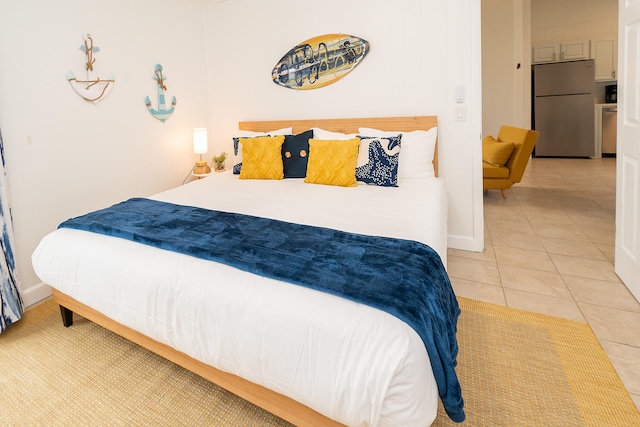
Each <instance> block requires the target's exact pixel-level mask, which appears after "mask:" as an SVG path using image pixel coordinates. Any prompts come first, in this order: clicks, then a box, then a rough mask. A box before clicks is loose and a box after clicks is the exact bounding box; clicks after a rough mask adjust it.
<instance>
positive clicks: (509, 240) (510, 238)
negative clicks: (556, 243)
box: [491, 230, 544, 252]
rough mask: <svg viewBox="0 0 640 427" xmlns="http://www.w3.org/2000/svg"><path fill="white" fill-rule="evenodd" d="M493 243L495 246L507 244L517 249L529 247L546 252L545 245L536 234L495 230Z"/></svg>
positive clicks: (492, 238) (492, 234)
mask: <svg viewBox="0 0 640 427" xmlns="http://www.w3.org/2000/svg"><path fill="white" fill-rule="evenodd" d="M491 243H492V244H493V245H494V246H507V247H510V248H515V249H528V250H531V251H538V252H544V246H542V242H540V239H539V238H538V237H537V236H536V235H534V234H522V233H512V232H509V231H502V230H494V231H492V232H491Z"/></svg>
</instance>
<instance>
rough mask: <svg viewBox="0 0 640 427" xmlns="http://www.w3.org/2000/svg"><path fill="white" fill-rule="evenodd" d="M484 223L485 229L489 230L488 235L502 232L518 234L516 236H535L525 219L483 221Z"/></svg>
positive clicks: (488, 219)
mask: <svg viewBox="0 0 640 427" xmlns="http://www.w3.org/2000/svg"><path fill="white" fill-rule="evenodd" d="M485 223H486V224H487V228H488V229H489V233H490V234H493V232H494V231H497V232H502V233H505V232H506V233H518V234H529V235H531V236H535V235H536V233H535V231H533V228H532V227H531V224H529V221H527V218H525V217H524V216H522V217H521V218H520V219H518V220H503V219H491V218H487V219H485Z"/></svg>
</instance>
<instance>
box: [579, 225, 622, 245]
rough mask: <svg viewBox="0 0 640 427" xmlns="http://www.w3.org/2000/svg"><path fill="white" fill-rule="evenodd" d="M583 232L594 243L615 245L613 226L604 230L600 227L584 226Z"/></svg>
mask: <svg viewBox="0 0 640 427" xmlns="http://www.w3.org/2000/svg"><path fill="white" fill-rule="evenodd" d="M583 232H584V234H585V235H586V236H587V238H588V239H589V240H590V241H592V242H594V243H601V244H605V245H615V243H616V241H615V235H616V232H615V227H612V228H611V229H610V230H605V229H601V228H585V229H583Z"/></svg>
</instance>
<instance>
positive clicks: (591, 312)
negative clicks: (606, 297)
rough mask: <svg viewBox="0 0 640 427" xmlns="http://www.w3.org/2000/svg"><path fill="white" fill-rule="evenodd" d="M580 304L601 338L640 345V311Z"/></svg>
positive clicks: (588, 320)
mask: <svg viewBox="0 0 640 427" xmlns="http://www.w3.org/2000/svg"><path fill="white" fill-rule="evenodd" d="M508 302H509V298H508V295H507V303H508ZM578 306H579V307H580V309H581V310H582V313H583V314H584V317H585V319H587V322H588V323H589V326H591V329H593V332H594V333H595V334H596V337H598V339H599V340H607V341H613V342H616V343H618V344H627V345H631V346H634V347H640V313H637V312H632V311H625V310H618V309H615V308H609V307H601V306H597V305H593V304H586V303H583V302H579V303H578Z"/></svg>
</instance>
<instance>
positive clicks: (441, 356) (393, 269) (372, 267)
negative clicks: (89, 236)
mask: <svg viewBox="0 0 640 427" xmlns="http://www.w3.org/2000/svg"><path fill="white" fill-rule="evenodd" d="M60 227H68V228H75V229H79V230H85V231H92V232H95V233H101V234H106V235H109V236H115V237H120V238H125V239H129V240H133V241H135V242H139V243H143V244H146V245H151V246H155V247H158V248H161V249H166V250H171V251H175V252H180V253H183V254H187V255H192V256H195V257H198V258H202V259H207V260H211V261H216V262H220V263H223V264H227V265H230V266H233V267H236V268H238V269H240V270H243V271H248V272H251V273H255V274H259V275H261V276H266V277H270V278H273V279H277V280H281V281H286V282H290V283H294V284H298V285H301V286H306V287H309V288H312V289H316V290H320V291H323V292H328V293H330V294H333V295H338V296H340V297H343V298H347V299H350V300H352V301H356V302H359V303H362V304H367V305H370V306H372V307H375V308H378V309H380V310H384V311H386V312H388V313H390V314H392V315H394V316H396V317H398V318H399V319H401V320H403V321H404V322H406V323H407V324H409V325H410V326H411V327H412V328H413V329H415V330H416V332H417V333H418V335H420V338H422V341H423V342H424V345H425V347H426V349H427V352H428V354H429V359H430V360H431V365H432V368H433V372H434V374H435V379H436V383H437V385H438V393H439V395H440V398H441V399H442V402H443V405H444V407H445V409H446V411H447V414H448V415H449V417H450V418H451V419H452V420H453V421H457V422H462V421H464V418H465V414H464V410H463V406H464V403H463V400H462V391H461V389H460V384H459V382H458V377H457V375H456V372H455V366H456V356H457V354H458V344H457V341H456V326H457V320H458V316H459V314H460V309H459V307H458V302H457V300H456V298H455V295H454V293H453V290H452V288H451V284H450V282H449V278H448V276H447V273H446V271H445V270H444V267H443V265H442V261H441V260H440V257H439V256H438V254H437V253H436V252H435V251H434V250H433V249H432V248H430V247H429V246H427V245H424V244H422V243H418V242H414V241H410V240H402V239H392V238H385V237H376V236H365V235H360V234H353V233H346V232H342V231H338V230H333V229H329V228H321V227H312V226H305V225H300V224H293V223H289V222H284V221H277V220H273V219H268V218H260V217H254V216H249V215H241V214H235V213H228V212H220V211H211V210H207V209H202V208H197V207H193V206H182V205H174V204H171V203H165V202H158V201H154V200H150V199H142V198H134V199H130V200H127V201H125V202H122V203H119V204H117V205H114V206H111V207H109V208H106V209H103V210H99V211H95V212H92V213H89V214H87V215H84V216H80V217H77V218H72V219H69V220H67V221H65V222H63V223H62V224H60Z"/></svg>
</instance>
